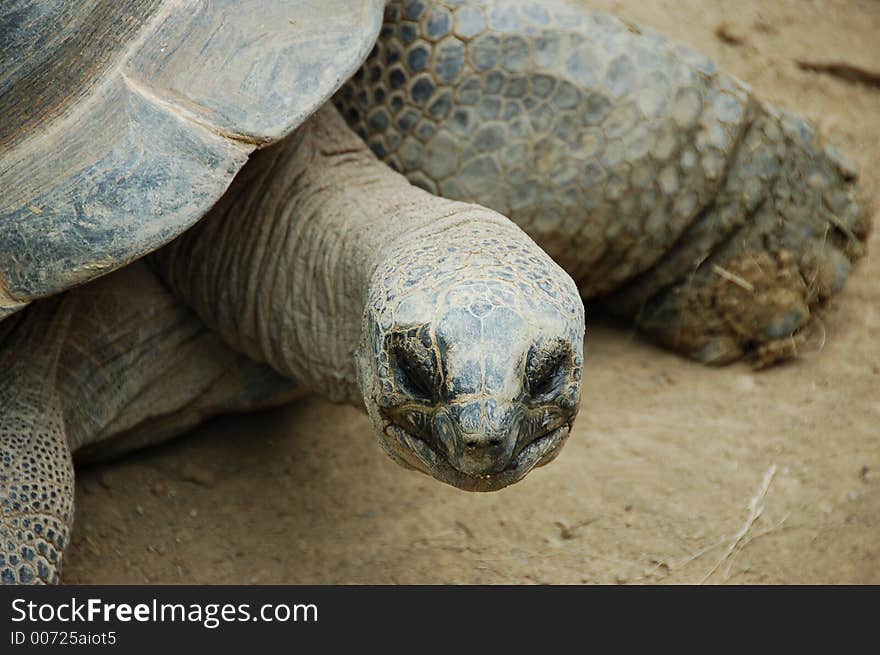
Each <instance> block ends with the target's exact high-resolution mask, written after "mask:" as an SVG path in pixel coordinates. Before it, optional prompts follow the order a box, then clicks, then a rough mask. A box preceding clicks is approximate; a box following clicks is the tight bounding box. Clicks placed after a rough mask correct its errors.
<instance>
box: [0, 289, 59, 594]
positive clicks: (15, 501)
mask: <svg viewBox="0 0 880 655" xmlns="http://www.w3.org/2000/svg"><path fill="white" fill-rule="evenodd" d="M65 304H66V302H65V300H63V299H52V300H49V301H46V302H45V303H42V304H40V305H39V306H37V307H34V308H33V309H31V310H29V311H28V313H27V315H26V316H25V317H23V318H21V319H17V318H16V319H11V320H10V321H6V322H5V323H3V324H0V336H2V337H3V345H4V348H3V350H2V351H0V408H2V411H0V582H2V583H3V584H38V583H44V584H45V583H55V582H58V575H59V573H60V571H61V555H62V552H63V551H64V548H65V547H66V546H67V544H68V542H69V540H70V528H71V524H72V522H73V464H72V462H71V459H70V450H69V448H68V446H67V440H66V437H65V431H64V417H63V412H62V407H61V399H60V397H59V395H58V393H57V391H56V387H55V374H56V370H57V364H58V357H59V354H60V351H61V344H62V342H63V338H64V334H65V333H66V331H67V325H68V323H69V321H70V312H69V310H68V308H67V307H66V306H65ZM6 323H8V324H9V325H6Z"/></svg>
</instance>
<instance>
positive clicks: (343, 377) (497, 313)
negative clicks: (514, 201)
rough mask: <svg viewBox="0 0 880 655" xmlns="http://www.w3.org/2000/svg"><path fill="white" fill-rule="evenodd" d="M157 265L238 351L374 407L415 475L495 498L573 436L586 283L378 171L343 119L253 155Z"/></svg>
mask: <svg viewBox="0 0 880 655" xmlns="http://www.w3.org/2000/svg"><path fill="white" fill-rule="evenodd" d="M153 264H154V266H155V268H156V270H157V271H158V272H159V273H160V275H161V276H162V277H163V278H164V279H165V281H166V283H167V284H168V285H169V286H170V287H171V288H172V290H173V291H174V292H175V293H176V294H178V295H179V296H180V297H181V298H183V299H184V300H185V301H186V302H187V303H188V304H190V305H191V306H192V307H193V308H194V309H195V310H196V312H197V313H198V314H199V316H200V317H201V318H202V320H203V321H205V322H206V323H207V324H208V325H209V326H210V327H212V328H214V329H215V330H217V331H218V332H219V333H220V334H221V335H222V336H223V338H224V339H225V340H226V341H227V342H228V343H229V344H230V345H232V346H233V347H235V348H237V349H239V350H241V351H243V352H245V353H246V354H248V355H249V356H250V357H252V358H253V359H256V360H258V361H263V362H267V363H269V364H270V365H271V366H272V367H274V368H275V369H276V370H277V371H279V372H280V373H282V374H284V375H287V376H289V377H291V378H293V379H294V380H296V381H297V382H298V383H300V384H304V385H308V386H310V387H312V388H314V389H316V390H318V391H320V392H321V393H323V394H325V395H327V396H328V397H329V398H331V399H332V400H335V401H346V402H350V403H352V404H354V405H356V406H359V407H364V405H366V409H367V411H368V413H369V415H370V417H371V418H372V420H373V425H374V428H375V432H376V436H377V437H378V438H379V441H380V443H381V444H382V446H383V447H384V448H385V450H386V451H387V452H388V453H389V454H390V455H391V456H392V457H393V458H394V459H395V460H396V461H398V462H399V463H401V464H404V465H405V466H408V467H411V468H416V469H419V470H422V471H424V472H426V473H429V474H431V475H434V476H435V477H437V478H439V479H441V480H443V481H445V482H449V483H450V484H454V485H455V486H458V487H461V488H467V489H481V490H489V489H495V488H500V487H502V486H506V485H507V484H510V483H511V482H514V481H516V480H518V479H519V478H521V477H522V476H523V475H525V473H527V472H528V470H531V468H533V467H534V466H536V465H538V464H540V463H545V462H546V461H549V460H550V459H552V457H553V456H554V455H555V453H556V452H557V450H558V447H559V446H560V445H561V444H562V442H563V441H564V440H565V437H567V433H568V428H569V426H570V424H571V421H572V420H573V418H574V414H575V412H576V410H577V402H578V399H579V394H580V391H579V379H580V368H581V365H582V339H583V330H584V328H583V325H584V323H583V305H582V304H581V301H580V298H579V296H578V293H577V290H576V288H575V286H574V283H573V282H572V281H571V279H570V278H569V277H568V276H567V275H566V274H565V273H564V272H563V271H562V270H561V269H560V268H559V267H558V266H556V264H555V263H553V262H552V260H550V259H549V257H547V255H545V254H544V253H543V251H541V250H540V249H539V248H538V247H537V246H536V245H535V244H534V242H532V241H531V240H530V239H529V238H528V237H527V236H526V235H525V233H523V232H522V231H521V230H520V229H519V228H518V227H516V226H515V225H514V224H513V223H512V222H510V221H509V220H507V219H506V218H504V217H503V216H501V215H499V214H497V213H495V212H493V211H491V210H488V209H485V208H482V207H478V206H476V205H470V204H465V203H460V202H453V201H448V200H443V199H440V198H436V197H434V196H432V195H431V194H429V193H427V192H425V191H422V190H420V189H418V188H416V187H413V186H412V185H410V184H409V182H407V181H406V179H405V178H403V177H402V176H401V175H398V174H397V173H395V172H393V171H392V170H391V169H389V168H388V167H386V166H385V165H384V164H381V163H380V162H378V161H377V160H376V159H375V157H374V156H373V155H372V153H370V152H369V150H368V148H367V147H366V146H365V145H364V144H363V142H362V141H361V140H360V139H359V138H358V137H357V136H356V135H354V134H353V133H352V132H351V131H350V130H349V129H348V128H347V127H346V126H345V124H344V122H343V120H342V119H341V117H340V116H339V115H338V113H337V112H336V110H335V109H333V108H332V107H330V106H328V107H325V108H323V109H322V110H320V111H319V112H318V113H317V114H316V115H315V116H313V117H312V118H311V119H310V120H309V121H308V122H307V123H305V124H304V125H303V126H302V127H300V128H299V130H297V132H296V133H295V134H294V135H293V137H291V138H289V139H287V140H286V141H284V142H282V143H280V144H278V145H276V146H273V147H271V148H268V149H267V150H265V151H262V152H259V153H257V154H256V155H254V157H253V158H252V160H251V161H250V162H249V163H248V165H247V166H246V167H245V168H244V169H243V171H242V172H241V173H240V174H239V176H238V177H237V178H236V180H235V182H233V185H232V186H231V187H230V189H229V191H228V192H227V194H226V195H225V196H224V198H223V199H222V200H221V201H220V202H219V203H218V205H217V206H216V207H215V208H214V209H213V210H212V211H211V212H210V214H209V215H208V216H207V217H206V218H205V219H204V220H203V221H201V222H200V223H199V224H198V225H197V226H196V227H195V228H194V229H192V230H190V231H189V232H187V233H186V234H184V235H183V236H182V237H180V238H179V239H177V240H176V241H175V242H173V243H172V244H171V245H169V246H168V247H166V248H164V249H163V250H161V251H159V252H158V253H157V254H156V255H155V256H154V258H153ZM356 353H357V357H356ZM530 376H531V377H530ZM358 382H360V385H361V386H360V388H359V387H358ZM539 387H540V388H539Z"/></svg>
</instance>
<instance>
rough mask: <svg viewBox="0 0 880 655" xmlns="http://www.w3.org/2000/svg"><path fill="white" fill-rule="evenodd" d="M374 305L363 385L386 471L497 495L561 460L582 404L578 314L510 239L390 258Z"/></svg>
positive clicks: (560, 279)
mask: <svg viewBox="0 0 880 655" xmlns="http://www.w3.org/2000/svg"><path fill="white" fill-rule="evenodd" d="M369 298H370V299H369V302H368V303H367V306H366V309H365V312H364V318H363V327H362V339H361V344H360V346H359V348H358V352H357V357H356V359H357V368H358V383H359V385H360V388H361V392H362V394H363V397H364V401H365V404H366V407H367V412H368V413H369V415H370V418H371V419H372V422H373V427H374V431H375V433H376V436H377V438H378V439H379V442H380V444H381V445H382V447H383V448H384V450H385V451H386V452H387V453H388V454H389V455H390V456H391V457H392V458H393V459H394V460H396V461H397V462H398V463H400V464H402V465H404V466H406V467H409V468H414V469H417V470H420V471H422V472H424V473H427V474H429V475H432V476H433V477H435V478H437V479H438V480H441V481H442V482H446V483H448V484H451V485H453V486H456V487H459V488H460V489H464V490H468V491H493V490H496V489H501V488H502V487H505V486H507V485H510V484H512V483H514V482H516V481H518V480H520V479H522V478H523V477H524V476H525V475H526V474H527V473H528V472H529V471H530V470H532V469H533V468H535V467H536V466H541V465H543V464H546V463H547V462H549V461H551V460H552V459H553V458H554V457H555V456H556V455H557V453H558V452H559V449H560V448H561V446H562V445H563V443H564V442H565V441H566V439H567V438H568V434H569V431H570V429H571V425H572V421H573V420H574V417H575V415H576V414H577V409H578V403H579V400H580V379H581V368H582V364H583V336H584V311H583V304H582V303H581V300H580V297H579V295H578V292H577V289H576V287H575V285H574V283H573V282H572V280H571V278H569V277H568V275H567V274H566V273H565V272H564V271H563V270H562V269H561V268H559V267H558V266H557V265H556V264H555V263H554V262H553V261H552V260H551V259H550V258H549V257H548V256H547V255H546V254H545V253H544V252H543V251H541V250H540V249H539V248H538V247H537V245H535V244H534V242H532V241H531V240H530V239H529V238H528V237H526V236H525V234H523V233H522V232H521V231H519V230H518V228H515V227H514V226H512V225H510V227H506V226H505V230H504V233H503V234H499V232H498V226H496V225H481V226H478V227H473V226H467V227H466V226H460V227H459V228H457V229H452V230H447V232H446V233H445V234H444V238H443V239H436V237H435V238H434V239H433V240H431V241H430V242H429V241H425V242H420V243H417V244H415V247H413V248H412V249H409V248H408V249H407V252H406V253H405V254H400V255H394V256H391V257H388V258H386V259H385V261H384V264H383V265H381V266H380V267H379V269H378V270H377V272H376V274H375V275H374V277H373V280H372V284H371V288H370V294H369Z"/></svg>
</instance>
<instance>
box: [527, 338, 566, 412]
mask: <svg viewBox="0 0 880 655" xmlns="http://www.w3.org/2000/svg"><path fill="white" fill-rule="evenodd" d="M570 367H571V349H570V348H569V346H568V344H567V343H565V342H564V341H561V340H560V341H556V342H553V343H552V344H550V345H549V346H547V347H543V348H540V349H534V350H532V352H531V353H530V354H529V361H528V364H527V365H526V382H527V385H528V390H529V395H531V397H532V399H533V400H537V401H544V402H545V401H547V400H550V399H551V398H552V397H553V396H555V395H556V393H557V392H558V391H559V389H560V388H561V387H562V385H563V383H564V382H565V379H566V377H567V375H568V371H569V369H570Z"/></svg>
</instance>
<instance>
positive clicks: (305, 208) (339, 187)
mask: <svg viewBox="0 0 880 655" xmlns="http://www.w3.org/2000/svg"><path fill="white" fill-rule="evenodd" d="M469 208H472V206H470V205H464V204H462V203H457V202H452V201H447V200H442V199H439V198H436V197H434V196H432V195H430V194H428V193H427V192H424V191H422V190H421V189H418V188H416V187H414V186H412V185H410V184H409V182H407V181H406V179H405V178H404V177H403V176H401V175H398V174H397V173H395V172H394V171H392V170H391V169H389V168H388V167H387V166H385V165H384V164H382V163H380V162H379V161H377V160H376V158H375V157H374V156H373V154H372V153H371V152H370V151H369V149H368V148H367V147H366V145H365V144H364V143H363V141H361V139H359V138H358V137H357V136H356V135H355V134H354V133H352V132H351V131H350V130H349V129H348V127H346V125H345V123H344V121H343V120H342V118H341V117H340V116H339V114H338V113H337V112H336V110H335V109H333V107H332V106H329V105H328V106H326V107H324V108H323V109H321V110H320V111H319V112H318V113H317V114H315V115H314V116H313V117H312V118H311V119H309V121H307V122H306V123H305V124H304V125H303V126H302V127H300V128H299V129H298V130H297V132H296V133H295V134H294V135H293V136H292V137H290V138H288V139H286V140H285V141H283V142H282V143H279V144H277V145H275V146H272V147H271V148H267V149H266V150H265V151H261V152H258V153H256V154H255V155H254V156H253V157H252V158H251V161H250V162H248V164H247V165H246V166H245V167H244V169H242V171H241V173H240V174H239V175H238V177H237V178H236V180H235V181H234V182H233V184H232V186H231V187H230V189H229V191H227V193H226V195H225V196H224V197H223V198H222V199H221V200H220V202H219V203H218V204H217V205H216V206H215V207H214V208H213V209H212V211H211V212H210V213H209V214H208V215H207V216H206V217H205V218H204V219H203V220H202V221H201V222H200V223H199V224H198V225H196V226H195V227H194V228H193V229H191V230H190V231H188V232H187V233H185V234H184V235H182V236H181V237H180V238H178V239H177V240H176V241H174V242H173V243H172V244H170V245H169V246H167V247H166V248H164V249H162V250H160V251H158V252H157V253H156V254H155V255H154V256H153V258H152V262H153V264H154V266H155V268H156V269H157V271H158V272H159V274H160V275H161V276H162V277H163V279H164V280H165V281H166V283H167V284H168V285H169V286H170V287H171V288H172V290H173V291H174V292H175V293H176V294H177V295H178V296H179V297H181V298H182V299H183V300H184V301H185V302H187V303H188V304H189V305H191V306H192V307H193V308H194V309H195V310H196V312H197V313H198V314H199V316H200V317H201V318H202V320H203V321H204V322H205V323H206V324H208V325H209V326H210V327H212V328H213V329H215V330H217V331H218V332H219V333H220V334H221V335H222V336H223V337H224V339H225V340H226V341H227V342H228V343H229V344H230V345H232V346H233V347H235V348H237V349H238V350H240V351H242V352H244V353H246V354H247V355H249V356H250V357H252V358H254V359H256V360H258V361H264V362H267V363H269V364H270V365H271V366H272V367H274V368H275V369H276V370H277V371H279V372H280V373H282V374H284V375H287V376H289V377H291V378H293V379H294V380H296V381H297V382H299V383H301V384H304V385H309V386H311V387H313V388H316V389H317V390H319V391H321V392H323V393H325V394H326V395H328V396H329V397H330V398H331V399H333V400H337V401H348V402H351V403H353V404H356V405H361V404H362V400H361V396H360V393H359V391H358V389H357V381H356V373H355V364H354V352H355V350H356V348H357V346H358V343H359V341H360V336H361V323H362V315H363V312H364V306H365V303H366V299H367V297H368V292H369V287H370V284H371V279H372V277H373V273H374V271H375V270H376V268H377V266H378V265H379V263H381V262H382V261H384V259H385V258H387V257H388V256H391V255H392V254H396V253H399V252H400V251H401V250H405V249H406V248H407V247H408V245H407V244H411V243H412V242H414V241H415V240H417V239H415V238H414V237H416V236H419V237H423V236H425V235H426V234H432V235H437V236H438V238H442V232H443V231H444V230H446V229H448V228H449V227H451V226H454V225H456V224H460V223H461V222H462V221H464V220H472V216H470V215H469V216H468V219H465V217H464V216H463V215H462V214H463V213H464V210H466V209H469ZM483 211H485V212H486V213H487V214H491V212H488V211H487V210H483ZM497 218H498V219H499V220H500V221H504V219H503V218H501V217H500V216H499V217H497ZM504 222H505V223H506V221H504Z"/></svg>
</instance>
